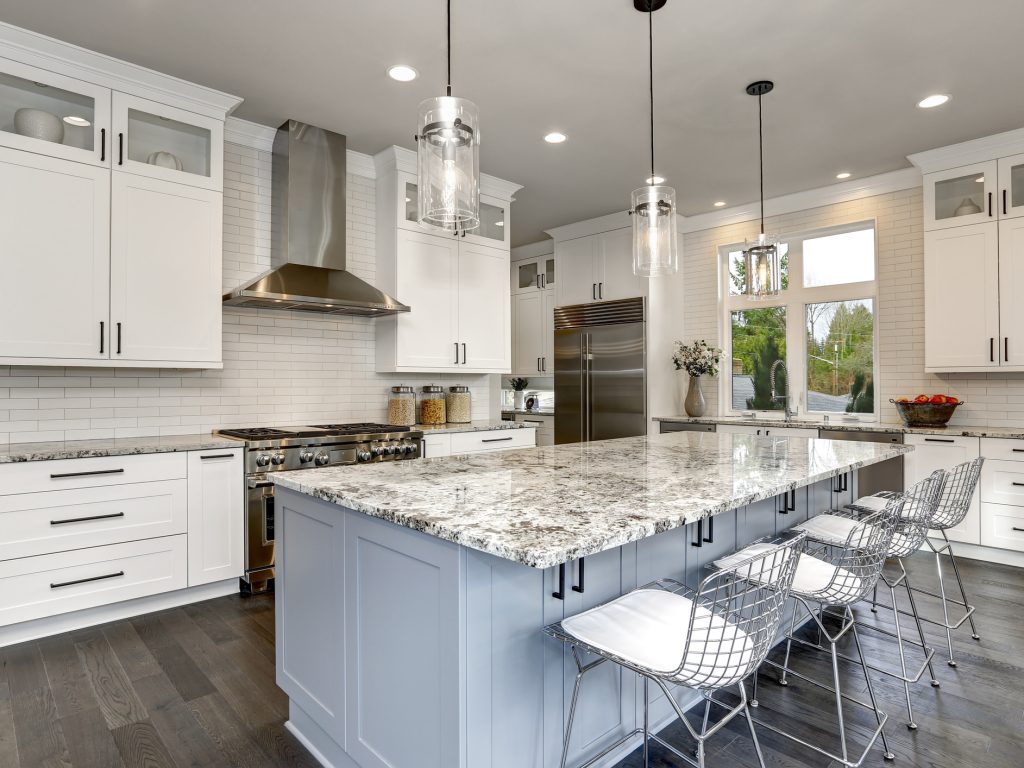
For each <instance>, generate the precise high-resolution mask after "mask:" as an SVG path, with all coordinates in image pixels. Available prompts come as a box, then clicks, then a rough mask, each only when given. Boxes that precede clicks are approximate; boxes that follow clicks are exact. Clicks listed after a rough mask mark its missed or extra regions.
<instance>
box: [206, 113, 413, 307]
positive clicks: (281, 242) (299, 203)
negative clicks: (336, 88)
mask: <svg viewBox="0 0 1024 768" xmlns="http://www.w3.org/2000/svg"><path fill="white" fill-rule="evenodd" d="M345 145H346V141H345V137H344V136H342V135H341V134H338V133H333V132H331V131H326V130H324V129H322V128H316V127H314V126H312V125H306V124H305V123H300V122H298V121H297V120H289V121H287V122H286V123H284V124H283V125H282V126H281V127H280V128H278V129H277V136H275V137H274V164H273V177H272V178H273V180H272V184H273V200H272V209H271V236H272V246H271V259H270V263H271V266H272V268H271V269H270V271H269V272H265V273H264V274H262V275H260V276H259V277H258V278H256V279H255V280H253V281H252V282H250V283H248V284H246V285H244V286H242V287H241V288H238V289H236V290H234V291H232V292H231V293H229V294H225V296H224V303H225V304H228V305H230V306H235V307H249V308H253V309H290V310H297V311H300V312H323V313H328V314H335V315H365V316H371V317H376V316H381V315H393V314H395V313H397V312H408V311H409V307H407V306H406V305H405V304H402V303H401V302H399V301H396V300H395V299H393V298H391V297H390V296H388V295H387V294H386V293H384V292H383V291H379V290H377V289H376V288H374V287H373V286H372V285H370V284H369V283H367V282H366V281H364V280H361V279H360V278H358V277H356V276H355V275H353V274H352V273H351V272H349V271H347V270H346V269H345V266H346V261H345V172H346V158H345V149H346V147H345Z"/></svg>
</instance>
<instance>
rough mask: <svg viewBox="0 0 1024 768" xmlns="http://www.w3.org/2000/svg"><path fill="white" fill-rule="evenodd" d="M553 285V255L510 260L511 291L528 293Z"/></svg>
mask: <svg viewBox="0 0 1024 768" xmlns="http://www.w3.org/2000/svg"><path fill="white" fill-rule="evenodd" d="M554 286H555V257H554V256H541V257H540V258H536V259H530V260H528V261H514V262H512V293H530V292H531V291H541V290H544V289H545V288H554Z"/></svg>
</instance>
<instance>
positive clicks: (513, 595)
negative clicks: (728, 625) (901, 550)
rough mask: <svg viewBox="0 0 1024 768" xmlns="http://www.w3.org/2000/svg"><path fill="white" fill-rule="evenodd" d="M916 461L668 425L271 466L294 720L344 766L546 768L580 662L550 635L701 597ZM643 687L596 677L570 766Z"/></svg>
mask: <svg viewBox="0 0 1024 768" xmlns="http://www.w3.org/2000/svg"><path fill="white" fill-rule="evenodd" d="M908 450H910V449H909V448H908V447H905V446H900V445H891V444H878V443H850V442H835V441H830V440H816V439H803V438H762V437H753V436H746V435H727V434H721V435H720V434H716V433H676V434H665V435H657V436H649V437H637V438H625V439H620V440H607V441H601V442H595V443H588V444H576V445H561V446H556V447H548V448H530V449H524V450H519V451H509V452H503V453H494V454H477V455H469V456H454V457H450V458H444V459H436V460H426V461H415V462H402V463H396V464H380V465H375V466H362V467H337V468H325V469H322V470H315V471H304V472H294V473H280V474H278V475H276V476H274V477H273V480H274V482H275V483H276V484H277V485H278V502H277V509H278V517H277V545H278V562H277V574H278V582H277V596H276V600H277V678H278V684H279V685H280V686H281V687H282V689H284V691H285V692H286V693H287V694H288V696H289V698H290V721H289V728H290V729H291V730H292V731H293V732H294V733H295V734H296V735H297V736H298V737H299V738H300V739H301V740H302V741H303V742H304V743H305V744H306V745H307V746H309V747H310V749H311V750H313V751H314V753H315V754H316V755H317V756H318V758H319V759H321V761H322V762H323V763H324V764H325V765H331V766H335V768H352V767H354V766H359V767H360V768H371V767H373V768H377V767H380V768H384V767H385V766H388V767H390V768H414V767H415V768H454V767H455V766H460V767H461V768H498V766H502V767H506V766H507V767H508V768H512V767H524V768H525V767H527V766H530V767H533V766H538V767H539V766H552V765H557V764H558V761H559V757H560V753H561V747H562V733H563V727H564V722H565V717H566V715H567V712H566V710H567V706H568V699H569V693H570V691H571V688H572V683H573V678H574V676H575V673H576V667H575V664H574V663H573V661H572V658H571V656H569V655H568V654H566V652H565V650H564V648H563V647H562V644H561V643H559V642H557V641H554V640H551V639H550V638H546V637H544V636H543V635H542V634H541V631H540V630H541V628H542V627H543V626H544V625H546V624H549V623H551V622H553V621H557V620H559V619H561V618H563V617H565V616H570V615H573V614H575V613H578V612H580V611H582V610H586V609H588V608H590V607H593V606H594V605H597V604H600V603H602V602H605V601H607V600H610V599H612V598H615V597H617V596H619V595H621V594H623V593H625V592H628V591H629V590H630V589H633V588H635V587H636V586H639V585H642V584H644V583H647V582H649V581H651V580H653V579H656V578H660V577H672V578H676V579H680V580H682V581H685V582H687V583H688V584H691V585H695V584H697V583H698V582H699V579H700V577H701V575H702V574H703V573H704V569H705V566H706V565H707V564H709V563H710V562H711V561H713V560H714V559H716V558H717V557H720V556H722V555H723V554H726V553H728V552H731V551H734V550H735V549H738V548H739V547H742V546H744V545H745V544H747V543H748V542H750V541H752V540H754V539H756V538H759V537H761V536H765V535H771V534H775V533H776V532H778V531H781V530H783V529H785V528H788V527H791V526H792V525H795V524H797V523H799V522H801V521H803V520H805V519H806V518H807V516H808V512H809V510H810V511H820V510H823V509H826V508H829V507H830V506H834V505H836V504H837V503H842V502H845V501H848V500H851V499H852V498H853V496H854V495H855V494H856V487H855V484H856V483H855V473H854V472H853V470H856V469H858V468H860V467H863V466H866V465H868V464H873V463H877V462H880V461H885V460H888V459H891V458H894V457H896V456H899V455H900V454H902V453H904V452H906V451H908ZM641 690H642V689H641V686H639V685H637V683H636V680H635V679H634V676H633V674H632V673H627V672H624V671H622V670H621V669H618V668H616V667H614V665H605V666H604V667H602V668H600V669H598V670H595V671H594V672H593V673H591V674H590V675H588V678H587V681H586V683H585V685H584V691H583V694H582V696H581V700H580V704H579V707H578V710H577V714H576V726H575V729H574V732H573V743H572V744H571V745H570V753H569V759H570V764H578V763H579V762H580V761H582V760H584V759H586V758H587V757H589V756H591V755H594V754H597V753H599V752H600V751H602V750H603V749H604V748H605V747H606V746H608V745H609V744H611V743H613V742H615V741H616V740H617V739H618V738H620V737H621V736H622V735H623V734H625V733H628V732H630V731H632V730H633V728H634V727H635V725H636V722H637V717H638V712H642V701H640V691H641ZM693 693H694V692H692V691H688V690H687V689H680V690H679V692H678V694H677V695H678V696H679V698H680V701H684V702H688V701H689V700H690V699H692V698H693ZM651 711H652V724H653V725H654V727H655V728H657V727H658V726H659V724H660V723H661V722H664V721H667V720H668V719H669V715H670V708H669V706H668V702H666V701H663V700H662V701H655V700H652V708H651ZM625 749H626V751H628V748H625ZM623 754H624V751H622V750H620V751H618V752H615V753H612V754H610V755H608V756H607V757H606V758H604V760H603V762H601V763H599V764H600V765H612V764H614V762H616V761H617V760H618V759H621V757H622V755H623Z"/></svg>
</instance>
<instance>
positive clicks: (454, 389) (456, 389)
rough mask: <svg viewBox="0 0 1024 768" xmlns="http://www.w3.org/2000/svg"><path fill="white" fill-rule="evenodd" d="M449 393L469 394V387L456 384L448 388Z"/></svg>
mask: <svg viewBox="0 0 1024 768" xmlns="http://www.w3.org/2000/svg"><path fill="white" fill-rule="evenodd" d="M448 391H449V392H469V387H467V386H466V385H465V384H456V385H455V386H454V387H448Z"/></svg>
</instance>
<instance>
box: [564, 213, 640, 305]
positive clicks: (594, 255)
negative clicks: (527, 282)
mask: <svg viewBox="0 0 1024 768" xmlns="http://www.w3.org/2000/svg"><path fill="white" fill-rule="evenodd" d="M555 273H556V275H557V278H558V282H557V283H556V286H555V290H556V296H557V302H558V306H560V307H562V306H567V305H571V304H588V303H591V302H595V301H614V300H616V299H627V298H634V297H636V296H646V295H647V279H646V278H642V277H637V276H636V275H634V274H633V231H632V230H631V229H628V228H627V229H615V230H612V231H610V232H601V233H599V234H596V235H587V236H585V237H578V238H575V239H572V240H562V241H560V242H556V243H555Z"/></svg>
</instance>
